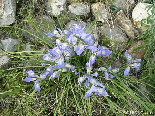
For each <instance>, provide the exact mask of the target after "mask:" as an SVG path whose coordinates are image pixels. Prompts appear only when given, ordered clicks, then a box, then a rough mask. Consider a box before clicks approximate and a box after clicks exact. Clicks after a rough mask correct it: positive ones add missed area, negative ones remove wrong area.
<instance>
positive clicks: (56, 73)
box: [49, 69, 60, 79]
mask: <svg viewBox="0 0 155 116" xmlns="http://www.w3.org/2000/svg"><path fill="white" fill-rule="evenodd" d="M59 72H60V69H59V70H58V71H55V72H53V74H52V75H51V76H50V78H49V79H53V78H58V76H59Z"/></svg>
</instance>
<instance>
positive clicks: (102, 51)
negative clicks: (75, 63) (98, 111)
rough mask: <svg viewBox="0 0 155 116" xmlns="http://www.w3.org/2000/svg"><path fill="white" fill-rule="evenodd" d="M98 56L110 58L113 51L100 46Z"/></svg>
mask: <svg viewBox="0 0 155 116" xmlns="http://www.w3.org/2000/svg"><path fill="white" fill-rule="evenodd" d="M98 49H99V50H98V52H97V56H108V55H109V54H111V51H110V50H108V49H103V48H102V47H101V46H98Z"/></svg>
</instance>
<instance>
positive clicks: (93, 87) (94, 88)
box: [85, 85, 97, 98]
mask: <svg viewBox="0 0 155 116" xmlns="http://www.w3.org/2000/svg"><path fill="white" fill-rule="evenodd" d="M93 92H97V88H96V87H95V86H94V85H92V86H91V88H90V89H89V90H88V91H87V92H86V94H85V97H86V98H88V97H90V96H91V95H92V93H93Z"/></svg>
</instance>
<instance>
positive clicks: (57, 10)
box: [46, 0, 66, 16]
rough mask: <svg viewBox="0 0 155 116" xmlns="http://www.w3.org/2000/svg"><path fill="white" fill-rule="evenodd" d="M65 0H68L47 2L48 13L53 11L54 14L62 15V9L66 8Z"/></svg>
mask: <svg viewBox="0 0 155 116" xmlns="http://www.w3.org/2000/svg"><path fill="white" fill-rule="evenodd" d="M65 2H66V0H48V2H47V3H46V6H47V7H46V10H47V12H48V13H52V15H54V16H56V15H60V14H61V11H63V10H65V9H66V8H65Z"/></svg>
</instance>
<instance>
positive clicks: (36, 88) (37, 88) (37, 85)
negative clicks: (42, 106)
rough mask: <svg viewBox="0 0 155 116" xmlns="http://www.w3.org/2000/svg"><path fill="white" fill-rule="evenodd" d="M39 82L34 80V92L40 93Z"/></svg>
mask: <svg viewBox="0 0 155 116" xmlns="http://www.w3.org/2000/svg"><path fill="white" fill-rule="evenodd" d="M39 81H40V80H36V82H35V84H34V88H35V90H36V91H38V92H40V90H41V89H40V85H39Z"/></svg>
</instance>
